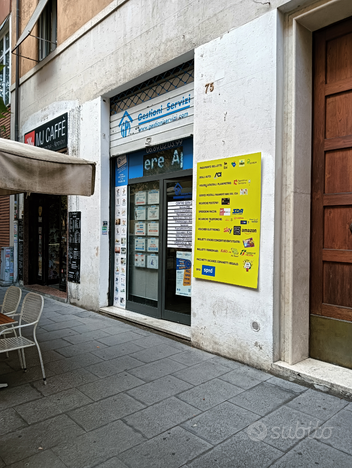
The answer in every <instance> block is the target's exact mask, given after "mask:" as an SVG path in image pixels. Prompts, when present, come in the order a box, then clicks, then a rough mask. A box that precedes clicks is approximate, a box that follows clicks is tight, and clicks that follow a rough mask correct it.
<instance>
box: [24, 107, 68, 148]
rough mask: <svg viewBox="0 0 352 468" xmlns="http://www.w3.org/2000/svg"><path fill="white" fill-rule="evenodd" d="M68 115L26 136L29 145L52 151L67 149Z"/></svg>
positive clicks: (57, 118) (63, 115)
mask: <svg viewBox="0 0 352 468" xmlns="http://www.w3.org/2000/svg"><path fill="white" fill-rule="evenodd" d="M67 127H68V114H67V112H66V113H65V114H62V115H60V116H59V117H56V119H53V120H50V121H49V122H47V123H46V124H44V125H41V126H40V127H37V128H35V129H34V130H32V131H31V132H28V133H26V134H25V136H24V142H25V143H26V144H27V145H32V146H38V147H39V148H45V149H48V150H52V151H59V150H62V149H65V148H67Z"/></svg>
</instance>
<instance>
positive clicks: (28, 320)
mask: <svg viewBox="0 0 352 468" xmlns="http://www.w3.org/2000/svg"><path fill="white" fill-rule="evenodd" d="M43 307H44V298H43V296H40V295H39V294H35V293H28V294H27V296H26V297H25V298H24V300H23V304H22V308H21V313H20V314H19V319H18V325H15V326H13V327H12V328H11V331H14V332H15V336H12V337H10V338H7V337H6V336H5V334H6V332H8V331H9V329H4V330H2V331H1V330H0V353H8V352H9V351H16V350H18V356H19V359H20V363H21V368H22V369H23V370H24V371H26V370H27V368H26V358H25V355H24V348H29V347H30V346H36V347H37V350H38V354H39V360H40V365H41V368H42V373H43V381H44V384H46V377H45V371H44V364H43V358H42V353H41V352H40V348H39V344H38V341H37V337H36V330H37V326H38V322H39V319H40V316H41V315H42V312H43ZM25 327H33V331H32V332H33V341H32V340H30V339H28V338H26V337H24V336H22V329H23V328H25ZM16 332H17V333H16Z"/></svg>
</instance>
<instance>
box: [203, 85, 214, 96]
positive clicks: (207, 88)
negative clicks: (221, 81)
mask: <svg viewBox="0 0 352 468" xmlns="http://www.w3.org/2000/svg"><path fill="white" fill-rule="evenodd" d="M208 90H209V91H210V92H211V93H212V92H213V91H214V83H207V84H206V85H205V94H208Z"/></svg>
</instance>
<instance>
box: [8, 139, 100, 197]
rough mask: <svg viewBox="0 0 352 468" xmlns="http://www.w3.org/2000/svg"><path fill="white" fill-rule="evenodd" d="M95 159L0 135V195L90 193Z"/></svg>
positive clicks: (92, 190) (92, 187)
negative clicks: (79, 156) (44, 147)
mask: <svg viewBox="0 0 352 468" xmlns="http://www.w3.org/2000/svg"><path fill="white" fill-rule="evenodd" d="M94 184H95V163H92V162H89V161H85V160H84V159H78V158H73V157H72V156H67V155H65V154H61V153H56V152H55V151H50V150H46V149H42V148H37V147H36V146H31V145H25V144H24V143H18V142H17V141H11V140H5V139H3V138H0V195H12V194H15V193H23V192H32V193H44V194H48V195H85V196H90V195H93V193H94Z"/></svg>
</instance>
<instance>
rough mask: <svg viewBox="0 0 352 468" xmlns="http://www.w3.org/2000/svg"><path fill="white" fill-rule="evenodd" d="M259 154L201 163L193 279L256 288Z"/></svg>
mask: <svg viewBox="0 0 352 468" xmlns="http://www.w3.org/2000/svg"><path fill="white" fill-rule="evenodd" d="M260 204H261V153H255V154H248V155H244V156H236V157H231V158H225V159H216V160H212V161H204V162H200V163H198V165H197V204H196V207H197V212H196V233H195V248H194V264H193V267H194V268H193V276H194V277H195V278H201V279H207V280H210V281H218V282H222V283H228V284H235V285H239V286H246V287H249V288H257V287H258V271H259V252H260V250H259V241H260Z"/></svg>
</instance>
